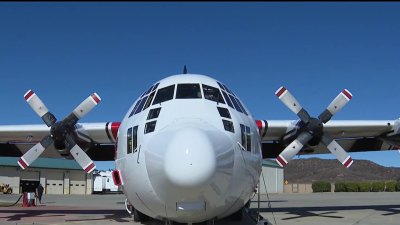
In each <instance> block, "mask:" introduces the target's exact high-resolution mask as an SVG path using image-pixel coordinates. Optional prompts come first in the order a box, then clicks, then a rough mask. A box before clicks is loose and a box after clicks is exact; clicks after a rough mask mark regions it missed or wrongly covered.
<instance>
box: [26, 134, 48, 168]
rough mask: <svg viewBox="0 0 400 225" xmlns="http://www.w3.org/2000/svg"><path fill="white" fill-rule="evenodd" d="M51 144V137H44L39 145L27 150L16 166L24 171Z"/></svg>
mask: <svg viewBox="0 0 400 225" xmlns="http://www.w3.org/2000/svg"><path fill="white" fill-rule="evenodd" d="M52 143H53V139H52V137H51V135H47V136H46V137H44V138H43V139H42V140H41V141H40V142H39V143H37V144H36V145H34V146H33V147H32V148H31V149H29V150H28V151H27V152H26V153H25V154H24V155H23V156H21V158H20V159H19V160H18V165H19V166H20V167H21V168H22V169H23V170H24V169H26V168H27V167H28V166H29V165H31V164H32V163H33V161H35V160H36V159H37V158H38V157H39V156H40V155H41V154H42V153H43V151H44V150H45V149H46V148H47V147H49V146H50V145H51V144H52Z"/></svg>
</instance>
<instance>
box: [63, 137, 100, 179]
mask: <svg viewBox="0 0 400 225" xmlns="http://www.w3.org/2000/svg"><path fill="white" fill-rule="evenodd" d="M66 144H67V145H66V146H67V148H68V149H70V153H71V155H72V157H74V159H75V160H76V162H78V164H79V165H80V166H81V167H82V169H84V170H85V172H86V173H91V172H92V171H93V170H94V169H96V165H95V164H94V162H93V161H92V160H91V159H90V158H89V156H88V155H87V154H86V153H85V151H83V150H82V148H81V147H79V145H77V144H76V143H75V141H74V140H73V139H72V138H71V137H70V136H69V135H67V137H66Z"/></svg>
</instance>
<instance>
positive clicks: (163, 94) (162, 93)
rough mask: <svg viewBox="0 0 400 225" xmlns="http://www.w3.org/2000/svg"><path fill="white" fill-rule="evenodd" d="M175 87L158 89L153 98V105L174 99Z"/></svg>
mask: <svg viewBox="0 0 400 225" xmlns="http://www.w3.org/2000/svg"><path fill="white" fill-rule="evenodd" d="M174 91H175V85H170V86H167V87H164V88H160V89H159V90H158V91H157V94H156V97H155V98H154V101H153V105H155V104H158V103H162V102H165V101H168V100H171V99H172V98H173V97H174Z"/></svg>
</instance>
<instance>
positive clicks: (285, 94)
mask: <svg viewBox="0 0 400 225" xmlns="http://www.w3.org/2000/svg"><path fill="white" fill-rule="evenodd" d="M275 95H276V96H278V98H279V99H280V100H281V101H282V102H283V104H285V105H286V106H287V107H288V108H289V109H290V110H291V111H292V112H294V113H295V114H297V116H298V117H299V118H300V119H301V120H302V121H303V122H304V123H308V122H309V121H310V118H311V117H310V115H309V114H308V112H307V111H306V110H305V109H304V108H303V107H302V106H301V105H300V103H299V102H298V101H297V100H296V98H295V97H294V96H293V95H292V94H291V93H290V92H289V90H287V89H286V88H285V87H284V86H282V87H280V88H279V89H278V90H277V91H276V92H275Z"/></svg>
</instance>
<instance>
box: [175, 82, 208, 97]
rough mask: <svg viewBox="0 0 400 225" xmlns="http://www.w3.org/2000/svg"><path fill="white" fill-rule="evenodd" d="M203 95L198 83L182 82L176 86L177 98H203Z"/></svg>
mask: <svg viewBox="0 0 400 225" xmlns="http://www.w3.org/2000/svg"><path fill="white" fill-rule="evenodd" d="M202 96H203V95H202V93H201V89H200V84H198V83H180V84H178V85H177V87H176V96H175V99H201V98H202Z"/></svg>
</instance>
